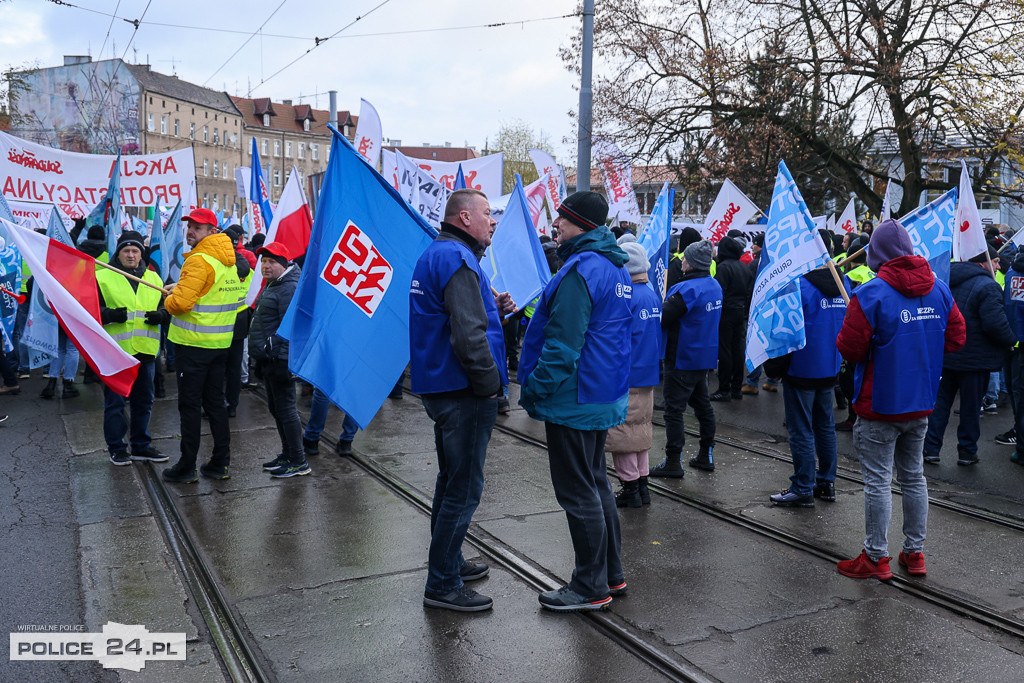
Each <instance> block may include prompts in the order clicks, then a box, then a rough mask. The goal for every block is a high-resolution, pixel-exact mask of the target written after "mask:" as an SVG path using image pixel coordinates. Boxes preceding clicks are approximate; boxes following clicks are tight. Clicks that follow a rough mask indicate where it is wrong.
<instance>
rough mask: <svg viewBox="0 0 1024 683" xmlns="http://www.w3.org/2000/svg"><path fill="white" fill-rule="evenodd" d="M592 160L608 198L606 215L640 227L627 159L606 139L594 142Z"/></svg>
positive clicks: (638, 211) (640, 220) (630, 168)
mask: <svg viewBox="0 0 1024 683" xmlns="http://www.w3.org/2000/svg"><path fill="white" fill-rule="evenodd" d="M593 149H594V158H595V159H596V160H597V165H598V167H600V169H601V177H602V178H604V192H605V196H606V197H607V198H608V215H609V216H616V217H617V218H618V219H619V220H624V221H629V222H630V223H635V224H636V225H640V224H641V223H642V221H643V217H642V216H641V215H640V205H639V204H638V203H637V201H636V192H634V191H633V169H632V167H631V166H630V164H629V160H628V158H627V157H626V156H625V155H624V154H623V153H622V152H621V151H620V150H619V148H618V147H617V146H616V145H615V143H614V142H612V141H611V140H607V139H602V140H595V141H594V148H593Z"/></svg>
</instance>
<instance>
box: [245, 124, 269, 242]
mask: <svg viewBox="0 0 1024 683" xmlns="http://www.w3.org/2000/svg"><path fill="white" fill-rule="evenodd" d="M249 213H250V214H252V219H251V227H252V234H254V235H255V234H256V233H258V232H262V233H263V234H266V233H267V231H268V230H270V224H271V223H273V222H274V210H273V209H271V208H270V193H269V192H267V184H266V183H265V182H263V170H262V169H261V168H260V152H259V150H258V149H256V138H253V139H252V168H251V169H250V173H249Z"/></svg>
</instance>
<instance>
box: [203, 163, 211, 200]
mask: <svg viewBox="0 0 1024 683" xmlns="http://www.w3.org/2000/svg"><path fill="white" fill-rule="evenodd" d="M203 175H204V176H208V175H210V160H209V159H203ZM204 201H205V200H204Z"/></svg>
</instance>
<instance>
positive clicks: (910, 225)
mask: <svg viewBox="0 0 1024 683" xmlns="http://www.w3.org/2000/svg"><path fill="white" fill-rule="evenodd" d="M956 200H957V188H955V187H954V188H953V189H951V190H950V191H949V192H947V193H946V194H944V195H942V196H941V197H939V198H938V199H936V200H935V201H933V202H930V203H928V204H925V205H924V206H922V207H921V208H919V209H917V210H916V211H912V212H911V213H909V214H907V215H906V216H904V217H903V218H901V219H900V220H899V222H900V224H901V225H902V226H903V227H904V228H906V229H907V232H908V233H910V241H911V243H913V245H914V253H915V254H917V255H918V256H923V257H924V258H925V259H926V260H927V261H928V265H930V266H931V267H932V272H933V273H935V277H937V278H939V279H940V280H942V281H943V282H945V283H949V263H950V261H951V260H952V258H953V227H954V224H955V222H956ZM870 248H871V247H870V246H868V249H870Z"/></svg>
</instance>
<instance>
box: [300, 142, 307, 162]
mask: <svg viewBox="0 0 1024 683" xmlns="http://www.w3.org/2000/svg"><path fill="white" fill-rule="evenodd" d="M299 158H300V159H305V158H306V143H305V142H300V143H299Z"/></svg>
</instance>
